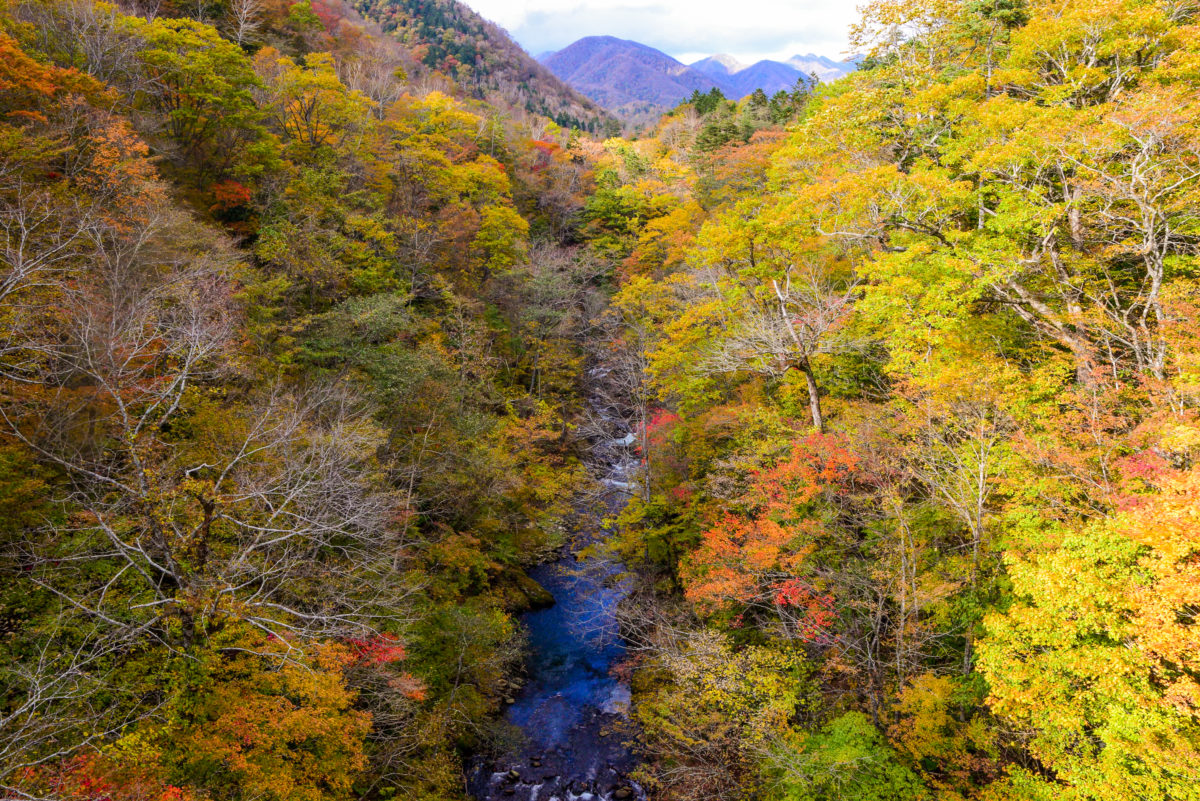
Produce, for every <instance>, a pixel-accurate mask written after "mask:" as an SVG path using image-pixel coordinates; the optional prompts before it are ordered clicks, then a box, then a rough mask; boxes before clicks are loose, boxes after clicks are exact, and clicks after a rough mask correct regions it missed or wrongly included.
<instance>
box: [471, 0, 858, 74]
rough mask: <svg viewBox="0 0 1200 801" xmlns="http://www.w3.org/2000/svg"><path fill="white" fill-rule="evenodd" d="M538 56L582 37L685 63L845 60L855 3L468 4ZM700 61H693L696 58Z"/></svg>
mask: <svg viewBox="0 0 1200 801" xmlns="http://www.w3.org/2000/svg"><path fill="white" fill-rule="evenodd" d="M466 4H467V5H469V6H470V7H471V8H473V9H475V10H476V11H478V12H479V13H480V14H482V15H483V16H485V17H487V18H488V19H490V20H493V21H494V22H496V23H499V24H500V25H502V26H503V27H505V28H506V29H508V31H509V32H510V33H512V34H513V36H514V37H515V38H516V39H517V41H518V42H520V43H521V44H522V45H523V46H524V47H525V48H526V49H527V50H529V51H530V52H531V53H534V54H535V55H537V54H539V53H542V52H544V51H547V50H558V49H560V48H562V47H565V46H567V45H568V44H570V43H571V42H574V41H575V40H576V39H580V38H582V37H584V36H598V35H609V36H617V37H620V38H622V39H633V40H635V41H638V42H642V43H643V44H647V45H650V46H651V47H656V48H658V49H660V50H663V51H665V52H667V53H670V54H671V55H673V56H675V57H677V58H680V57H682V58H681V60H685V61H694V60H695V59H696V58H699V57H702V56H704V55H711V54H713V53H730V54H731V55H733V56H736V57H737V58H738V59H739V60H741V61H745V62H753V61H756V60H758V59H760V58H787V57H789V56H793V55H796V54H797V53H809V52H812V53H817V54H818V55H824V56H830V57H833V58H838V57H840V56H842V55H844V54H845V53H846V49H847V37H846V35H847V31H848V29H849V27H850V24H851V23H853V22H854V21H855V20H856V19H857V18H858V13H857V11H856V9H855V6H856V4H857V0H617V2H605V0H466ZM697 54H698V55H697Z"/></svg>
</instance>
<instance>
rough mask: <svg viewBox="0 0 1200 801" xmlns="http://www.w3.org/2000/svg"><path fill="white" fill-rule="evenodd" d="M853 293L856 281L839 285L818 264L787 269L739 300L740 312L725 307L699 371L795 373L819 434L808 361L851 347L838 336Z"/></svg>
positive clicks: (816, 388)
mask: <svg viewBox="0 0 1200 801" xmlns="http://www.w3.org/2000/svg"><path fill="white" fill-rule="evenodd" d="M764 290H765V291H764ZM768 292H769V294H768ZM856 292H857V283H856V282H853V281H852V282H850V283H849V284H848V285H847V284H841V285H839V284H838V283H836V282H834V281H833V280H832V279H830V278H829V277H828V276H827V275H826V274H825V273H824V272H823V271H822V270H821V269H820V267H819V266H817V265H814V264H811V263H809V264H802V265H797V266H789V267H788V269H786V270H785V272H784V274H783V276H782V277H780V278H774V279H771V281H770V283H769V286H766V287H759V288H757V291H751V292H749V293H745V295H742V296H741V298H742V303H741V304H739V305H740V307H735V306H733V305H732V304H730V305H728V306H727V307H726V308H725V310H724V314H725V325H726V328H725V331H723V332H721V333H719V334H718V335H717V336H716V337H715V342H714V346H713V347H712V348H711V350H710V351H709V353H708V354H707V355H706V357H705V358H704V359H703V361H702V362H701V366H700V369H701V370H703V371H705V372H708V373H733V372H741V371H747V372H753V373H759V374H762V375H768V376H771V377H773V378H780V377H782V376H783V375H784V374H785V373H787V372H788V371H789V370H799V371H800V372H801V373H803V374H804V381H805V386H806V388H807V390H808V402H809V411H810V414H811V415H812V423H813V427H814V428H816V429H817V430H818V431H823V430H824V428H825V420H824V416H823V414H822V412H821V394H820V387H819V386H818V385H817V379H816V374H815V373H814V372H813V366H812V361H813V358H814V357H816V356H817V355H820V354H826V353H839V352H844V351H845V350H847V349H849V348H850V347H851V343H849V342H848V341H847V340H846V338H845V337H844V336H841V335H840V333H841V329H842V327H843V325H844V323H845V321H846V319H847V317H848V316H849V313H850V307H851V305H852V303H853V300H854V297H855V294H856Z"/></svg>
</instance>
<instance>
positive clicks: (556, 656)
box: [470, 414, 645, 801]
mask: <svg viewBox="0 0 1200 801" xmlns="http://www.w3.org/2000/svg"><path fill="white" fill-rule="evenodd" d="M601 416H602V417H604V418H605V419H606V420H608V421H610V422H611V420H612V418H608V417H607V416H605V415H603V414H602V415H601ZM630 440H632V437H630V438H629V439H628V440H619V439H604V440H600V441H597V442H594V443H593V444H592V445H591V448H590V459H589V465H588V467H589V470H590V472H591V474H592V476H593V478H594V479H595V480H596V486H597V487H598V489H597V492H596V495H597V497H596V498H595V499H594V502H581V503H580V504H579V507H578V513H577V515H576V524H575V525H574V526H573V528H574V533H573V535H572V537H571V541H570V542H569V543H568V544H567V545H566V546H565V547H564V548H563V550H562V551H561V556H560V558H559V559H558V560H557V561H554V562H550V563H547V564H543V565H539V566H538V567H535V568H534V569H533V570H531V571H530V575H531V576H532V577H533V578H534V579H535V580H537V581H538V582H539V583H540V584H541V585H542V586H544V587H545V588H546V589H547V590H549V591H550V593H551V595H553V596H554V601H555V603H554V605H553V606H551V607H549V608H547V609H542V610H538V611H535V612H530V613H528V614H526V615H524V616H523V617H522V623H523V624H524V625H525V627H526V629H527V630H528V632H529V657H528V663H527V668H526V676H527V681H526V683H525V685H524V686H523V687H522V688H521V692H520V693H519V694H518V695H517V696H516V697H515V698H514V699H513V701H514V703H512V704H511V705H510V706H509V707H508V709H507V711H506V713H505V714H506V717H507V719H508V721H509V722H510V723H512V724H514V725H515V726H516V727H517V728H518V729H520V731H521V732H522V733H523V742H522V743H521V744H520V745H519V746H517V747H515V748H513V749H511V750H510V751H509V752H508V753H506V754H505V755H503V756H501V757H500V758H498V759H495V760H487V761H484V762H481V763H479V764H477V765H476V767H475V769H474V771H473V773H472V776H471V777H470V784H471V789H472V792H473V794H474V795H475V796H476V797H477V798H479V799H481V801H501V800H505V801H507V799H513V798H515V799H520V801H625V799H639V800H641V801H644V799H645V793H644V792H643V791H642V789H641V787H639V786H638V785H637V783H636V782H634V781H632V780H631V779H630V778H629V772H630V771H631V770H632V769H633V768H634V766H635V765H636V759H635V757H634V754H633V753H632V751H631V750H630V747H629V745H628V743H629V740H630V739H631V736H632V731H633V730H632V724H631V723H630V721H629V717H628V713H629V699H630V690H629V684H628V681H627V680H626V679H623V678H620V677H618V676H617V675H615V673H614V668H615V667H616V666H617V665H618V664H619V663H620V662H621V661H622V660H623V659H624V658H625V647H624V646H623V644H622V642H621V640H620V638H619V636H618V632H617V620H616V611H617V605H618V604H619V603H620V601H621V599H622V598H623V597H624V596H625V594H626V592H627V587H626V581H625V580H623V578H622V576H623V575H624V571H623V568H622V566H621V565H620V564H618V563H615V562H613V561H611V560H610V559H609V558H607V557H604V556H595V555H588V556H584V557H582V558H581V557H580V552H581V551H583V550H584V549H586V548H587V547H588V546H589V545H592V544H594V543H596V542H597V541H598V540H600V539H602V538H603V537H605V536H607V534H608V533H609V532H608V531H607V530H606V529H605V528H604V525H603V520H604V518H605V517H607V516H610V515H612V514H615V513H616V512H617V511H619V510H620V509H621V508H622V507H623V506H624V504H625V502H626V501H627V500H628V498H629V486H630V484H629V482H631V481H632V480H633V478H632V476H633V474H634V473H635V472H636V467H637V462H636V459H635V458H634V456H633V454H632V452H631V451H630V450H629V447H628V445H629V441H630Z"/></svg>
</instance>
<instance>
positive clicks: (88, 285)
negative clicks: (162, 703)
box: [0, 191, 415, 783]
mask: <svg viewBox="0 0 1200 801" xmlns="http://www.w3.org/2000/svg"><path fill="white" fill-rule="evenodd" d="M16 197H17V200H15V201H6V202H7V205H6V206H5V207H4V208H3V209H0V211H2V212H3V213H2V214H0V223H2V224H3V225H4V226H5V228H4V231H6V232H7V234H6V235H7V239H6V240H5V254H6V255H5V258H6V263H5V268H6V269H5V271H4V272H3V273H0V286H2V287H4V288H5V289H4V291H5V292H6V293H7V298H8V300H9V301H10V302H9V303H7V304H6V305H7V306H8V307H9V308H10V309H11V308H15V309H16V310H17V311H16V312H13V314H14V315H15V316H7V314H6V319H5V320H4V322H5V326H4V329H5V334H4V336H5V338H4V340H3V351H2V352H0V378H3V379H5V380H6V381H7V383H8V386H7V387H6V389H8V390H12V389H13V388H14V387H15V388H16V389H18V390H20V391H7V392H5V394H4V396H3V403H0V426H2V429H0V430H3V432H4V434H5V436H6V437H8V438H11V439H12V440H14V441H16V442H18V443H21V444H22V445H24V446H25V447H27V448H28V449H29V451H30V452H31V453H32V454H34V455H35V456H36V457H37V458H39V459H40V460H42V461H43V462H44V463H45V464H47V465H50V466H53V467H54V468H56V469H57V471H58V472H59V473H60V474H61V475H62V476H63V482H62V485H61V490H62V491H61V494H60V496H59V497H58V498H57V500H58V502H59V504H60V507H61V509H62V510H63V511H62V514H61V515H59V516H56V517H55V519H53V520H49V521H47V522H46V523H45V524H44V526H43V527H42V528H41V529H40V530H36V531H31V532H28V536H26V537H24V538H19V539H16V540H14V541H12V542H10V543H8V544H7V546H6V548H5V549H4V552H3V553H2V554H0V556H2V557H3V559H4V562H5V565H6V567H8V568H9V569H11V570H12V571H13V574H14V575H18V576H20V577H21V580H22V581H26V582H28V583H29V584H30V586H31V587H35V588H37V590H36V591H37V592H38V594H39V596H40V597H44V598H47V599H49V600H50V601H52V602H53V603H56V604H57V606H58V612H57V613H56V618H57V619H58V620H60V621H61V623H62V626H63V630H64V632H65V633H64V634H63V635H61V636H57V635H56V636H53V637H51V638H50V643H49V644H48V645H47V646H46V648H47V650H46V651H45V653H44V654H43V655H42V657H39V659H38V660H36V661H35V662H31V663H29V664H27V665H25V666H23V667H21V668H19V669H15V670H14V669H9V672H8V673H6V674H5V675H3V676H0V679H3V682H4V686H3V688H2V690H0V692H2V693H3V695H4V696H5V697H6V698H7V699H12V701H11V703H6V706H5V709H4V712H3V713H0V741H2V742H3V743H5V745H3V746H0V760H2V761H0V782H5V781H9V779H7V778H4V777H9V776H12V775H13V774H14V772H17V771H19V770H20V769H21V768H22V766H28V765H30V764H35V763H37V762H39V761H42V760H46V759H52V758H55V757H56V756H61V755H62V754H63V753H64V749H69V748H70V747H78V746H79V744H80V743H83V744H86V743H87V742H88V739H87V738H88V737H89V736H90V737H98V736H102V735H103V733H105V732H108V731H113V730H116V729H119V728H120V726H121V725H123V723H124V722H127V721H122V720H116V719H113V717H112V715H113V714H120V713H118V712H113V713H112V714H109V713H107V712H106V710H104V709H99V708H95V704H96V703H98V701H96V699H97V698H98V696H97V693H98V692H100V690H102V689H104V688H105V687H106V679H105V671H106V670H108V669H111V666H112V665H113V664H118V663H119V662H120V659H121V658H122V655H125V654H130V653H135V652H138V651H139V650H144V649H146V648H156V649H165V651H166V653H170V654H174V655H177V656H180V657H181V658H185V659H189V658H194V656H195V654H196V652H197V650H198V649H202V648H204V647H206V645H207V643H208V642H209V641H210V639H211V638H212V637H213V636H215V635H217V634H219V633H220V632H222V631H226V630H231V629H232V630H245V631H255V630H257V631H258V632H261V633H262V635H264V636H265V638H266V639H268V640H270V641H272V642H274V643H275V644H276V645H274V646H272V648H273V649H274V650H275V651H276V652H277V651H278V645H279V644H282V645H283V647H284V648H285V649H286V650H287V652H288V654H289V655H290V657H295V658H301V657H302V656H303V654H304V653H305V651H306V647H307V645H308V644H309V643H311V642H312V641H313V640H314V639H317V638H322V639H324V638H329V637H347V636H352V635H357V636H370V635H371V634H372V633H373V632H375V631H377V630H378V627H379V626H380V625H381V624H382V623H383V622H384V621H394V622H395V621H403V620H405V619H407V617H406V616H407V614H408V604H407V601H406V599H407V597H408V595H409V593H410V592H412V591H413V590H414V589H415V588H413V587H411V586H409V585H408V584H406V583H404V582H403V581H402V580H401V579H400V578H399V577H398V575H397V573H396V571H395V570H394V567H395V565H396V563H397V562H396V559H397V551H398V550H400V551H403V549H404V548H405V546H406V543H404V542H403V541H398V540H397V538H396V537H395V536H393V535H392V534H391V525H392V524H391V520H392V516H393V514H394V512H395V511H396V508H397V506H398V501H397V498H395V497H394V495H393V493H391V492H390V491H389V490H387V489H386V484H385V483H384V481H383V475H382V473H383V471H382V469H381V468H379V466H378V465H377V464H376V453H377V450H378V448H379V445H380V443H381V441H382V434H381V432H379V431H378V430H377V429H376V427H375V425H374V424H373V423H372V422H371V416H370V414H369V411H370V410H368V409H364V408H362V406H361V405H360V404H359V403H357V402H355V401H352V400H351V396H350V394H349V393H348V392H346V391H344V390H342V389H340V388H337V387H326V388H321V387H317V388H307V389H288V388H285V387H281V386H276V387H268V388H266V389H263V390H260V391H246V392H244V393H240V394H239V393H237V392H236V391H234V394H233V396H232V397H230V396H225V397H223V398H222V400H221V402H220V403H219V404H213V403H212V402H211V401H207V400H206V396H207V395H208V394H209V393H210V392H211V391H212V390H213V389H214V388H215V387H216V386H218V384H217V379H228V378H231V377H233V374H232V373H231V368H230V367H229V366H228V364H227V360H229V358H230V357H231V356H232V355H233V354H234V351H233V346H234V343H233V338H234V336H235V333H236V331H237V324H238V310H237V307H236V304H235V303H234V301H233V299H232V287H231V283H230V279H229V272H230V270H231V268H232V264H233V260H232V253H231V251H230V249H229V247H228V244H227V243H226V242H224V241H223V240H222V239H221V238H219V237H217V236H215V235H214V234H212V233H210V232H208V231H207V230H206V229H203V228H201V227H199V226H197V225H195V224H194V223H193V222H192V221H191V220H190V219H188V218H186V217H185V216H183V215H182V214H180V213H178V212H173V211H171V207H170V206H169V205H164V206H161V207H158V206H151V207H150V208H148V209H146V208H143V209H140V212H143V213H139V214H126V215H123V216H117V217H113V216H111V215H110V216H104V215H100V214H95V215H92V216H90V217H87V218H86V219H87V225H86V226H83V227H80V226H79V225H78V224H75V225H72V226H70V227H66V228H63V227H61V226H60V225H59V224H57V223H51V222H49V221H47V220H48V218H45V213H44V211H43V206H44V203H43V202H42V200H41V199H39V197H38V196H37V195H36V194H29V193H25V194H22V193H21V192H19V191H18V192H17V193H16ZM22 310H24V311H22ZM34 312H36V314H34ZM225 386H230V385H229V384H228V383H226V384H225ZM181 429H182V431H192V432H194V433H191V434H184V433H182V432H181ZM318 589H319V591H316V590H318ZM236 642H237V641H236V640H234V641H233V643H234V644H231V645H228V646H226V647H231V648H236V647H240V646H237V645H236ZM246 647H253V646H252V645H248V646H246ZM276 656H277V654H276ZM118 706H119V705H118ZM144 706H145V705H144V704H141V703H140V702H138V703H134V704H130V705H127V706H126V707H125V708H127V709H129V708H133V709H137V708H141V712H138V713H137V714H142V713H146V712H147V710H146V709H145V708H144ZM84 718H87V719H89V724H88V726H87V730H88V731H89V732H92V734H89V735H87V736H84V737H82V738H80V737H77V736H74V732H75V730H76V729H79V728H80V726H79V722H80V720H81V719H84ZM68 733H70V736H67V735H68ZM10 783H11V782H10Z"/></svg>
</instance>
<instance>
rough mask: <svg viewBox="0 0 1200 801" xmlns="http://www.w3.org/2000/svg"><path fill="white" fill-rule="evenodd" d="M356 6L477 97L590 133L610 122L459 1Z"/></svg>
mask: <svg viewBox="0 0 1200 801" xmlns="http://www.w3.org/2000/svg"><path fill="white" fill-rule="evenodd" d="M354 6H355V7H356V8H357V9H358V11H359V12H360V13H362V14H363V15H364V16H366V17H368V18H369V19H372V20H374V21H376V22H378V23H379V25H380V26H381V27H382V28H383V30H384V31H385V32H387V33H389V34H392V35H393V36H395V37H396V38H397V39H399V40H400V41H401V42H403V43H404V44H405V45H406V46H407V47H408V48H410V49H411V50H412V51H413V53H414V54H415V55H416V57H417V58H418V59H419V60H420V61H421V62H422V63H423V64H425V65H426V66H427V67H429V68H431V69H435V70H438V71H440V72H444V73H446V74H447V75H449V76H451V77H452V78H454V79H455V80H456V81H457V82H458V83H459V84H460V85H461V86H463V87H466V88H468V89H470V90H471V91H472V92H473V93H474V94H475V95H476V96H477V97H480V98H484V99H487V100H489V101H490V102H492V103H493V104H497V105H502V106H507V107H510V108H513V109H518V110H524V111H527V112H529V113H531V114H538V115H542V116H546V117H549V118H551V119H553V120H554V121H555V122H557V123H559V124H560V125H563V126H567V127H576V128H582V129H583V130H586V131H590V132H599V131H603V130H604V129H605V127H606V126H609V127H611V125H612V118H611V116H610V115H609V114H608V113H607V112H605V111H604V109H602V108H600V107H599V106H598V105H597V104H596V103H594V102H593V101H592V100H589V99H588V98H587V97H584V96H583V95H582V94H580V93H579V92H577V91H575V90H574V89H572V88H571V87H570V86H568V85H566V84H565V83H563V82H562V81H561V80H559V79H558V78H557V77H555V75H554V74H553V73H552V72H551V71H550V70H548V69H546V68H545V67H543V66H542V65H541V64H539V63H538V62H537V61H536V60H534V59H533V57H532V56H530V55H529V54H528V53H526V52H525V51H524V50H523V49H522V48H521V46H520V45H518V44H517V43H516V42H514V41H513V39H512V37H510V36H509V35H508V33H507V32H506V31H505V30H504V29H503V28H501V27H500V26H498V25H495V24H494V23H491V22H489V21H487V20H485V19H484V18H483V17H481V16H479V15H478V14H476V13H475V12H474V11H472V10H471V9H469V8H467V7H466V6H465V5H463V4H462V3H459V2H457V0H354Z"/></svg>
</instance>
